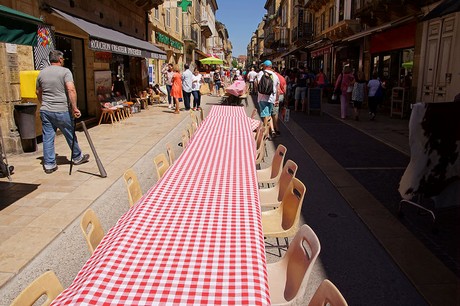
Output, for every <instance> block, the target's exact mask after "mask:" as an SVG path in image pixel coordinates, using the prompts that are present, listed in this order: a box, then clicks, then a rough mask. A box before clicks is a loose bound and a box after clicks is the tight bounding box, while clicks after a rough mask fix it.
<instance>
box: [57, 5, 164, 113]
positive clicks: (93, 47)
mask: <svg viewBox="0 0 460 306" xmlns="http://www.w3.org/2000/svg"><path fill="white" fill-rule="evenodd" d="M52 11H53V13H52V15H53V17H54V19H51V18H50V19H51V20H52V21H54V22H55V28H56V34H55V40H56V49H58V50H61V51H63V52H64V56H65V59H66V61H65V62H66V65H68V68H69V69H71V71H72V73H73V75H74V80H75V86H76V88H77V93H78V105H79V108H80V109H81V110H82V114H83V115H84V116H85V115H86V116H87V117H95V116H98V115H99V112H100V107H99V103H94V102H100V101H101V100H103V99H104V98H106V97H107V96H109V95H121V96H125V97H126V98H127V99H128V100H129V99H131V97H133V96H135V95H137V94H138V93H139V92H140V91H142V90H144V89H145V88H146V87H147V86H148V84H149V61H150V60H165V59H166V53H165V52H164V51H162V50H160V49H159V48H157V47H156V46H155V45H153V44H151V43H149V42H147V41H144V40H140V39H138V38H135V37H132V36H129V35H126V34H124V33H121V32H118V31H115V30H112V29H109V28H105V27H102V26H100V25H98V24H95V23H92V22H89V21H86V20H84V19H81V18H78V17H75V16H71V15H69V14H67V13H64V12H62V11H60V10H58V9H56V8H52ZM56 17H58V18H56ZM62 21H64V22H62ZM69 24H70V25H72V26H69ZM68 29H71V30H70V31H69V30H68ZM69 32H70V33H69ZM63 33H66V35H64V34H63ZM67 33H68V34H67ZM88 101H94V102H93V103H91V102H90V103H88Z"/></svg>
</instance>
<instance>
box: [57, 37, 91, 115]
mask: <svg viewBox="0 0 460 306" xmlns="http://www.w3.org/2000/svg"><path fill="white" fill-rule="evenodd" d="M56 49H57V50H59V51H62V52H63V53H64V59H65V61H64V66H65V67H66V68H69V70H70V71H71V72H72V75H73V80H74V83H75V89H76V91H77V106H78V108H79V109H80V111H81V114H82V116H87V115H88V107H87V97H86V78H85V75H86V74H85V59H84V51H83V40H82V39H78V38H74V37H70V36H64V35H60V34H56Z"/></svg>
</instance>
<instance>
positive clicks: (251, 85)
mask: <svg viewBox="0 0 460 306" xmlns="http://www.w3.org/2000/svg"><path fill="white" fill-rule="evenodd" d="M256 78H257V72H255V71H254V67H252V68H251V71H249V73H248V82H249V91H250V93H251V95H252V94H255V92H256V91H255V87H254V82H255V79H256Z"/></svg>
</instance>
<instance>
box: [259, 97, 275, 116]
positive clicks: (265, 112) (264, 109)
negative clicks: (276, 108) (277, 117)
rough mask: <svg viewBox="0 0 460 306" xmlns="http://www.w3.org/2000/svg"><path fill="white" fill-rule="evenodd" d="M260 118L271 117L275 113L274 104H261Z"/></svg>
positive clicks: (264, 102)
mask: <svg viewBox="0 0 460 306" xmlns="http://www.w3.org/2000/svg"><path fill="white" fill-rule="evenodd" d="M259 108H260V118H265V117H270V116H271V115H272V111H273V103H270V102H267V101H260V102H259Z"/></svg>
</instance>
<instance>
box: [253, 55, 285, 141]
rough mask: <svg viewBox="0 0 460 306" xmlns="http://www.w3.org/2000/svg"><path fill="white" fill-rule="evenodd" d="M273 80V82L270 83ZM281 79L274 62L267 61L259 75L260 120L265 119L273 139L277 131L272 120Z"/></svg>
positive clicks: (258, 99)
mask: <svg viewBox="0 0 460 306" xmlns="http://www.w3.org/2000/svg"><path fill="white" fill-rule="evenodd" d="M270 80H271V81H270ZM279 83H280V81H279V79H278V76H277V75H276V73H275V72H274V71H273V69H272V62H271V61H269V60H266V61H264V62H263V63H262V69H261V71H260V72H259V74H258V75H257V84H258V85H257V86H258V91H259V94H258V96H257V101H258V103H259V109H260V118H262V119H263V121H264V125H267V124H268V125H269V127H270V133H271V136H272V138H274V137H276V131H275V128H274V126H273V120H269V119H271V116H272V112H273V107H274V106H275V101H277V100H278V92H277V90H278V87H279Z"/></svg>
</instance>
